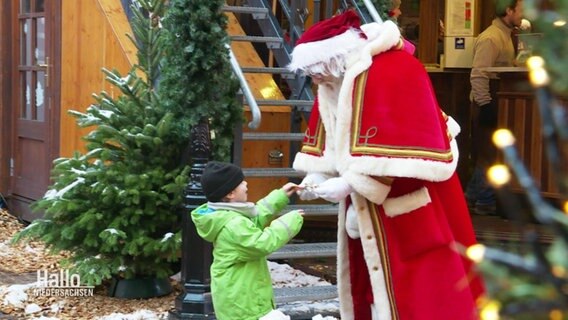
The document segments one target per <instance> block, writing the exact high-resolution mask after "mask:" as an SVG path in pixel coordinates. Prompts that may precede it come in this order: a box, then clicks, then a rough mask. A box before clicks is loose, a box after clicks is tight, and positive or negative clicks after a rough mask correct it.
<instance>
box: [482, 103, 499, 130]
mask: <svg viewBox="0 0 568 320" xmlns="http://www.w3.org/2000/svg"><path fill="white" fill-rule="evenodd" d="M478 123H479V126H480V127H483V128H491V129H495V128H497V103H496V102H495V100H492V101H491V102H489V103H487V104H484V105H482V106H479V118H478Z"/></svg>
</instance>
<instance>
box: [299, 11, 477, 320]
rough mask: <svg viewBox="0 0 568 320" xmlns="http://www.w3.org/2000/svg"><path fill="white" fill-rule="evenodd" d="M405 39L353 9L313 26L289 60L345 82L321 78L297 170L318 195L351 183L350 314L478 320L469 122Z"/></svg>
mask: <svg viewBox="0 0 568 320" xmlns="http://www.w3.org/2000/svg"><path fill="white" fill-rule="evenodd" d="M401 45H402V41H401V37H400V32H399V29H398V27H397V26H396V25H395V24H394V23H393V22H391V21H387V22H384V23H381V24H379V23H371V24H366V25H362V26H360V25H359V18H358V17H357V15H356V14H355V13H354V12H352V11H347V12H346V13H343V14H341V15H338V16H336V17H333V18H331V19H328V20H324V21H322V22H319V23H317V24H315V25H314V26H312V27H311V28H310V29H309V30H307V31H306V32H305V33H304V34H303V36H302V37H301V38H300V39H299V41H298V43H297V46H296V47H295V48H294V51H293V59H292V63H291V64H290V65H289V68H290V69H291V70H300V71H303V72H305V73H306V74H314V73H318V72H320V73H325V72H328V73H329V72H330V71H329V70H332V72H331V74H335V75H336V76H337V78H338V79H339V81H338V82H337V85H320V86H319V87H318V94H317V98H316V102H315V104H314V107H313V109H312V113H311V116H310V120H309V124H308V128H307V130H306V134H305V137H304V142H303V147H302V150H301V152H299V153H298V154H297V155H296V158H295V161H294V168H295V169H296V170H298V171H303V172H305V173H307V176H306V179H304V182H303V185H305V186H306V188H308V187H309V188H313V192H314V193H315V194H318V187H320V186H322V190H323V188H324V187H323V186H324V185H327V188H328V189H329V188H330V186H331V187H332V188H336V189H342V188H343V190H348V191H347V192H346V194H345V195H346V196H345V197H344V198H341V196H340V199H337V201H339V216H338V256H337V264H338V265H337V282H338V291H339V298H340V306H341V307H340V310H341V319H343V320H349V319H355V320H371V319H373V320H375V319H379V320H387V319H403V320H407V319H412V320H420V319H424V320H434V319H436V320H446V319H447V320H458V319H459V320H467V319H475V318H477V312H476V305H475V301H476V299H477V298H479V297H480V296H481V295H482V294H483V292H484V289H483V285H482V283H481V280H480V278H479V277H478V275H476V273H475V272H474V270H473V266H472V263H471V261H469V260H468V259H467V258H465V257H464V256H463V254H462V253H461V250H460V248H461V249H463V248H465V247H468V246H471V245H472V244H474V243H476V240H475V235H474V233H473V228H472V224H471V220H470V216H469V213H468V210H467V206H466V203H465V199H464V196H463V191H462V188H461V185H460V182H459V180H458V178H457V176H456V172H455V171H456V165H457V162H458V149H457V144H456V140H455V137H456V135H457V134H458V133H459V130H460V128H459V126H458V124H457V123H456V122H455V121H453V120H452V118H451V117H448V116H447V115H445V114H444V113H443V112H442V111H441V110H440V108H439V106H438V104H437V101H436V98H435V95H434V91H433V89H432V86H431V83H430V80H429V77H428V74H427V73H426V71H425V69H424V67H423V66H422V65H421V63H420V62H419V61H418V60H417V59H415V58H414V57H413V56H412V55H411V54H410V53H409V52H407V51H405V50H401ZM338 61H339V62H338ZM341 61H342V62H344V65H341V63H340V62H341ZM338 65H339V66H338ZM338 70H339V71H341V72H340V73H341V75H339V76H338V75H337V73H338ZM326 179H327V180H326ZM311 183H316V184H318V183H319V185H316V184H314V185H309V184H311ZM306 192H307V191H306ZM340 193H341V192H340ZM320 196H321V193H320ZM322 197H324V196H322ZM324 198H325V197H324Z"/></svg>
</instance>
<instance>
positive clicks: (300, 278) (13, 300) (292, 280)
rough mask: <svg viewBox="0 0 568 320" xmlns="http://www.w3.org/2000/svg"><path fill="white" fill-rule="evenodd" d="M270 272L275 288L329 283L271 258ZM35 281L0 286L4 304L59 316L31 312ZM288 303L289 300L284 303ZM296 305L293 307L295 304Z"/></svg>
mask: <svg viewBox="0 0 568 320" xmlns="http://www.w3.org/2000/svg"><path fill="white" fill-rule="evenodd" d="M268 264H269V268H270V272H271V275H272V279H273V280H272V281H273V285H274V287H275V288H282V287H306V286H321V285H330V283H329V282H327V281H325V280H323V279H321V278H318V277H315V276H312V275H309V274H306V273H304V272H302V271H299V270H296V269H294V268H292V267H290V266H289V265H287V264H278V263H275V262H271V261H269V262H268ZM36 286H37V285H36V284H35V283H30V284H15V285H11V286H0V297H3V301H2V303H3V304H4V305H12V306H14V307H17V308H23V309H24V310H25V311H26V314H27V315H28V316H30V317H31V318H30V319H32V320H59V318H54V317H44V316H41V317H35V318H33V314H34V313H36V312H39V311H41V308H39V307H38V305H37V304H35V303H33V301H30V299H28V292H27V291H28V290H30V289H31V290H33V288H34V287H36ZM288 305H289V304H288ZM291 305H293V306H294V308H302V307H304V306H303V304H302V303H300V302H296V303H291ZM296 306H297V307H296ZM310 306H311V307H312V308H314V310H320V311H319V312H322V313H326V311H331V312H334V311H337V304H334V303H329V301H327V302H326V301H322V302H321V303H320V302H311V303H310ZM58 307H60V306H58V305H56V304H54V305H53V306H52V308H58ZM167 316H168V315H167V312H162V313H156V312H154V311H151V310H137V311H136V312H133V313H129V314H123V313H112V314H109V315H104V316H101V317H98V318H96V320H149V319H167ZM312 319H313V320H337V319H336V318H334V317H329V316H327V317H323V316H321V314H318V315H316V316H314V317H313V318H312Z"/></svg>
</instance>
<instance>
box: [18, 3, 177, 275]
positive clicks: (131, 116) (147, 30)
mask: <svg viewBox="0 0 568 320" xmlns="http://www.w3.org/2000/svg"><path fill="white" fill-rule="evenodd" d="M136 3H137V6H135V7H133V12H134V14H135V17H134V19H133V22H132V23H133V32H134V35H135V38H133V37H131V40H132V41H133V42H134V43H135V45H136V46H137V48H138V64H137V65H135V66H134V67H133V68H132V69H131V71H130V72H129V73H128V74H127V75H125V76H121V75H120V74H119V73H118V72H117V71H109V70H103V72H104V73H105V75H106V79H107V80H108V81H109V82H110V83H112V85H114V86H115V87H116V88H118V89H120V91H121V93H122V95H121V96H120V97H118V98H113V97H111V96H110V95H108V94H107V93H105V92H101V93H100V94H98V95H94V99H95V101H96V102H95V103H94V104H93V105H91V106H90V107H89V108H88V109H87V110H86V112H85V113H82V112H77V111H72V112H71V114H72V115H73V116H75V117H76V119H77V124H78V125H79V126H80V127H83V128H86V127H89V128H90V127H92V128H93V129H92V131H91V132H90V133H89V134H87V135H86V136H84V137H83V138H84V140H85V141H86V148H87V152H86V153H79V152H76V153H75V154H74V155H73V157H71V158H60V159H57V160H55V161H54V168H53V169H52V180H53V184H52V185H51V186H50V187H49V190H48V191H47V193H46V194H45V196H44V197H43V198H42V199H40V200H39V201H37V202H35V203H34V204H33V209H35V210H37V211H43V214H44V215H43V218H41V219H37V220H34V221H33V223H32V224H30V225H29V226H28V227H27V228H25V229H24V230H23V231H22V232H21V233H19V234H18V235H17V236H16V237H15V238H14V240H15V241H18V240H21V239H25V238H35V239H40V240H42V241H44V242H45V243H46V244H47V246H48V247H49V248H50V250H52V251H55V252H57V251H60V250H66V251H69V252H71V253H72V255H71V257H70V258H69V259H68V261H67V263H68V266H67V267H68V268H69V269H70V272H72V273H76V274H79V275H80V278H81V281H82V282H84V283H85V284H88V285H100V284H101V283H102V282H103V281H104V280H106V279H111V278H126V279H129V278H136V277H158V278H163V277H167V276H170V275H171V274H172V262H173V261H177V259H178V256H179V250H180V247H181V243H180V230H179V228H180V217H179V215H178V213H179V211H180V210H179V207H180V205H181V202H182V199H183V191H184V188H185V187H186V184H187V181H188V178H187V176H188V169H187V167H186V166H185V163H183V162H182V161H181V159H180V158H181V155H182V153H183V149H184V147H185V145H187V143H188V141H187V139H186V138H184V137H180V136H179V135H178V134H177V133H176V132H175V131H174V130H172V129H173V128H174V126H175V122H176V121H178V120H179V117H181V116H183V115H180V114H175V115H174V113H172V112H169V111H168V109H167V108H166V107H164V105H163V104H162V102H161V99H160V97H159V96H158V93H157V88H156V87H155V85H156V83H157V80H158V75H159V70H160V65H159V63H160V61H161V60H162V59H163V52H164V50H163V48H164V45H165V37H164V32H163V29H162V26H161V22H160V19H161V17H162V16H163V15H164V12H165V4H164V3H165V1H164V0H138V1H137V2H136ZM176 117H177V118H176ZM179 121H181V120H179Z"/></svg>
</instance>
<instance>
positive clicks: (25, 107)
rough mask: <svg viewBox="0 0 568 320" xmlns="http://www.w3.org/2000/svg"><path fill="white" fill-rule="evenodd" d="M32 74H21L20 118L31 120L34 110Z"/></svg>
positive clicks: (28, 72)
mask: <svg viewBox="0 0 568 320" xmlns="http://www.w3.org/2000/svg"><path fill="white" fill-rule="evenodd" d="M31 84H32V72H31V71H25V72H20V118H21V119H28V120H29V119H30V115H31V110H32V101H31V100H32V99H31V98H32V96H31V90H32V88H31Z"/></svg>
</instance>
